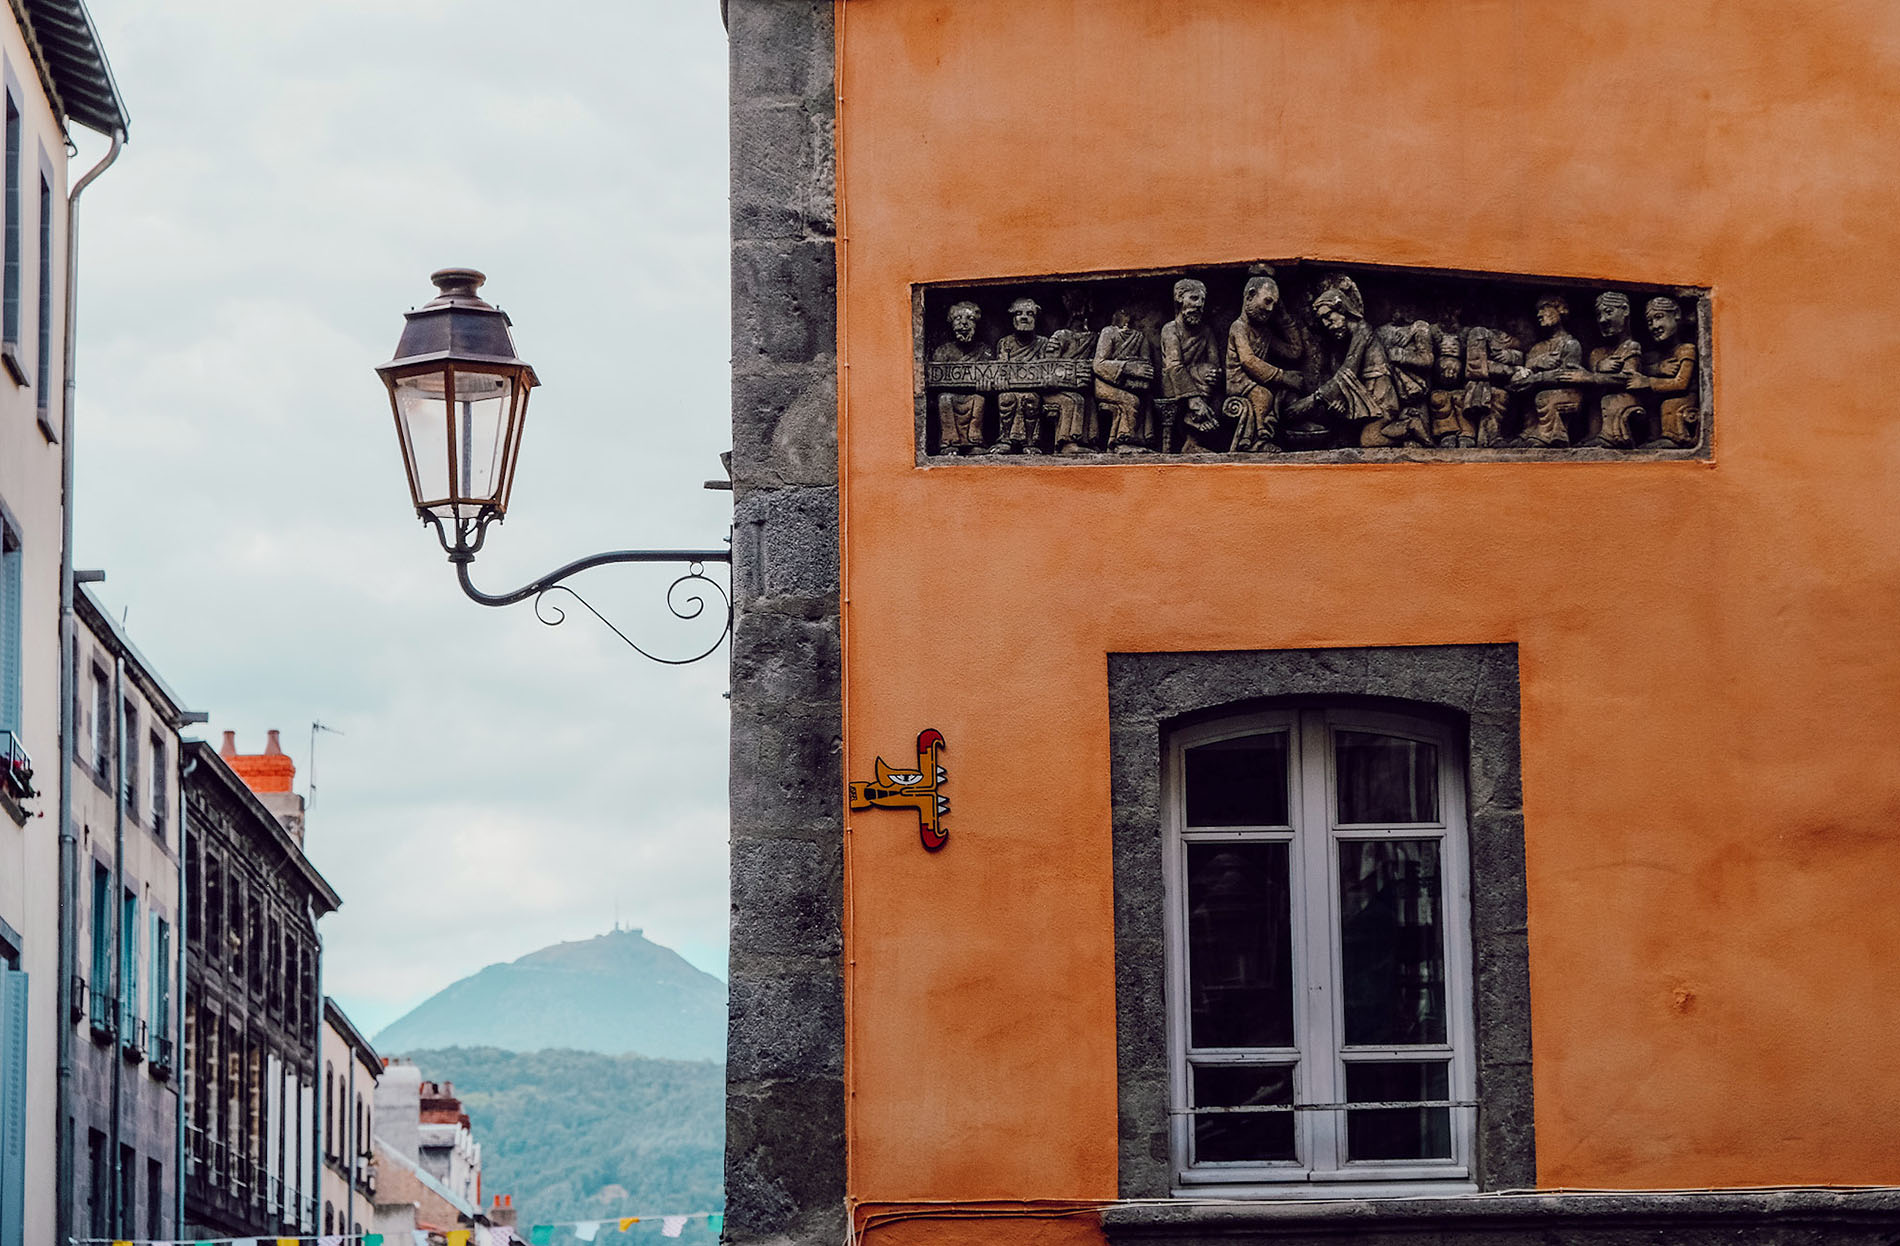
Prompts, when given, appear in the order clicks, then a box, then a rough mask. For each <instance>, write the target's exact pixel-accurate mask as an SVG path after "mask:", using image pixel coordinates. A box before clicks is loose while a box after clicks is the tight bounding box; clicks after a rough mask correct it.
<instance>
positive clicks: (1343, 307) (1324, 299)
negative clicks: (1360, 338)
mask: <svg viewBox="0 0 1900 1246" xmlns="http://www.w3.org/2000/svg"><path fill="white" fill-rule="evenodd" d="M1313 318H1314V319H1315V320H1317V321H1319V327H1320V328H1322V329H1324V330H1326V331H1327V332H1328V333H1330V334H1332V335H1333V336H1334V337H1345V336H1346V335H1347V334H1348V333H1350V332H1352V322H1353V321H1355V320H1357V319H1359V316H1358V315H1356V314H1354V311H1353V308H1352V304H1351V302H1350V300H1348V299H1347V298H1346V293H1345V291H1343V290H1321V291H1320V292H1319V293H1318V294H1317V295H1315V296H1314V298H1313Z"/></svg>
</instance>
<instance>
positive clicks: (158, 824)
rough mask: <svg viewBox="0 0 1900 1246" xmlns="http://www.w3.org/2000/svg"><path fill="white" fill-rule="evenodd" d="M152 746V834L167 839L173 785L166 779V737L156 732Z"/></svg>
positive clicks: (153, 735)
mask: <svg viewBox="0 0 1900 1246" xmlns="http://www.w3.org/2000/svg"><path fill="white" fill-rule="evenodd" d="M151 746H152V834H154V835H156V836H158V837H159V838H160V839H161V840H162V839H164V838H165V814H166V812H167V811H166V808H165V804H166V801H168V800H169V799H170V798H171V784H170V783H168V782H166V779H165V760H166V749H165V737H164V736H162V735H160V734H158V732H156V731H154V732H153V733H152V739H151Z"/></svg>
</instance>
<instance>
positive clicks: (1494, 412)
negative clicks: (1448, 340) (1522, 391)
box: [1458, 325, 1524, 447]
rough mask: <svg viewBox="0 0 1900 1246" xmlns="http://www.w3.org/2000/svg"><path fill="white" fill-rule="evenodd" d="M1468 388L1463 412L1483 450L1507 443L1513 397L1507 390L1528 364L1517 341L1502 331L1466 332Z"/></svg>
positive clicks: (1461, 401)
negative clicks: (1506, 421)
mask: <svg viewBox="0 0 1900 1246" xmlns="http://www.w3.org/2000/svg"><path fill="white" fill-rule="evenodd" d="M1464 350H1465V388H1464V392H1463V393H1462V394H1461V395H1460V396H1459V401H1458V405H1459V409H1460V411H1461V412H1462V413H1463V415H1464V418H1465V421H1466V422H1467V423H1469V424H1471V426H1472V428H1473V431H1474V433H1475V435H1476V437H1477V442H1478V444H1479V445H1480V446H1487V447H1489V446H1498V445H1502V444H1503V443H1504V413H1505V412H1506V411H1507V410H1509V409H1510V405H1511V397H1510V394H1509V392H1508V391H1507V390H1506V389H1505V388H1504V384H1503V383H1504V382H1505V381H1508V380H1510V378H1511V375H1512V374H1513V373H1514V372H1516V371H1517V369H1518V368H1519V366H1521V365H1522V364H1523V362H1524V351H1523V350H1522V349H1521V348H1520V347H1519V345H1518V341H1517V339H1516V338H1515V337H1512V336H1511V335H1510V334H1508V333H1506V332H1504V331H1503V330H1502V329H1492V328H1487V327H1485V326H1484V325H1473V326H1472V327H1471V328H1469V329H1467V330H1465V338H1464Z"/></svg>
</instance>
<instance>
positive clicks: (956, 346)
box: [930, 301, 990, 454]
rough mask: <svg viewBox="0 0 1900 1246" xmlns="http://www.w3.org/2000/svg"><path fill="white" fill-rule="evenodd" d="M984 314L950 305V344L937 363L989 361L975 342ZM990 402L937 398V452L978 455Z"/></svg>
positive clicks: (976, 398) (950, 396) (951, 395)
mask: <svg viewBox="0 0 1900 1246" xmlns="http://www.w3.org/2000/svg"><path fill="white" fill-rule="evenodd" d="M982 315H983V312H982V311H981V309H979V308H978V307H977V305H976V304H975V303H971V302H967V301H966V302H962V303H953V304H951V307H950V311H949V313H948V314H947V316H946V319H948V320H949V322H950V340H949V341H948V342H945V343H944V344H943V345H941V346H939V347H937V349H936V351H935V352H933V353H932V354H931V356H930V357H931V359H933V360H934V361H936V362H937V363H970V362H974V361H976V360H981V359H988V358H990V348H989V347H988V346H986V345H984V344H983V343H982V342H979V341H977V339H976V322H977V321H978V320H979V319H981V318H982ZM988 405H989V400H988V398H987V397H985V396H984V395H982V394H965V393H940V394H938V395H937V449H938V450H939V451H940V452H941V453H943V454H975V453H976V452H977V450H978V449H980V448H981V447H982V445H983V415H984V409H985V408H986V407H987V406H988Z"/></svg>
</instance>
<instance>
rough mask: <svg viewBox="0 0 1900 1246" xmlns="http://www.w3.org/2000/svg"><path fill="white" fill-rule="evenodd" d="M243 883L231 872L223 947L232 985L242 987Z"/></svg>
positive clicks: (243, 949) (243, 950)
mask: <svg viewBox="0 0 1900 1246" xmlns="http://www.w3.org/2000/svg"><path fill="white" fill-rule="evenodd" d="M244 913H245V895H244V884H243V882H242V881H241V880H240V879H239V878H238V876H237V874H236V872H235V871H234V872H233V873H232V874H231V913H230V920H228V921H227V922H226V923H225V925H226V931H225V935H226V938H225V947H226V948H227V949H228V952H229V957H230V960H229V963H230V966H231V982H232V985H234V986H236V987H238V988H240V989H242V988H243V986H244V953H245V948H244Z"/></svg>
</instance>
